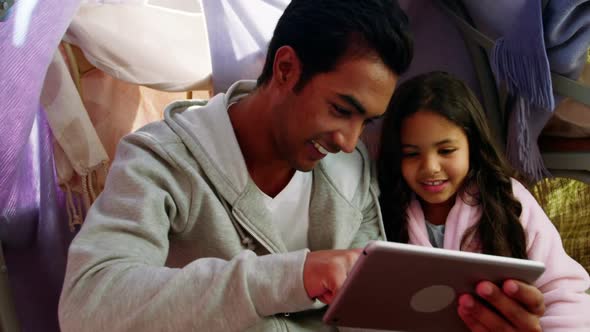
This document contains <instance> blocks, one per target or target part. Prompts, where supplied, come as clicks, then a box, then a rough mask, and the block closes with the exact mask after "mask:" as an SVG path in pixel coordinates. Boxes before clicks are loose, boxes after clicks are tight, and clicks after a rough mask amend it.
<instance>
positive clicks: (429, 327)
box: [323, 241, 545, 332]
mask: <svg viewBox="0 0 590 332" xmlns="http://www.w3.org/2000/svg"><path fill="white" fill-rule="evenodd" d="M543 271H545V266H544V264H543V263H540V262H536V261H531V260H525V259H516V258H507V257H500V256H492V255H484V254H477V253H470V252H462V251H455V250H447V249H439V248H427V247H421V246H416V245H410V244H401V243H393V242H385V241H374V242H371V243H369V244H368V245H367V246H366V247H365V248H364V250H363V252H362V254H361V255H360V257H359V259H358V261H357V262H356V263H355V265H354V266H353V268H352V270H351V271H350V273H349V275H348V277H347V279H346V281H345V282H344V284H343V286H342V288H341V289H340V291H339V293H338V294H337V295H336V298H335V299H334V301H333V302H332V304H331V305H330V306H329V307H328V310H327V311H326V313H325V314H324V316H323V321H324V322H325V323H327V324H330V325H338V326H346V327H360V328H367V329H381V330H395V331H417V332H419V331H467V328H466V327H465V325H464V323H463V321H462V320H461V318H460V317H459V315H458V313H457V305H458V304H457V300H458V297H459V296H460V295H461V294H463V293H472V294H475V293H474V292H475V286H476V284H477V283H478V282H480V281H482V280H489V281H491V282H494V283H496V284H501V282H502V281H504V280H506V279H517V280H522V281H524V282H527V283H533V282H534V281H535V280H537V278H538V277H539V276H540V275H541V274H542V273H543Z"/></svg>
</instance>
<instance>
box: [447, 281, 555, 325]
mask: <svg viewBox="0 0 590 332" xmlns="http://www.w3.org/2000/svg"><path fill="white" fill-rule="evenodd" d="M475 290H476V293H477V294H478V295H479V296H480V297H481V298H482V299H483V300H485V301H486V302H487V304H488V305H489V306H491V307H493V308H495V311H494V310H493V309H490V308H489V307H488V306H486V305H485V304H484V303H482V302H481V301H478V300H476V299H474V298H473V296H471V295H468V294H464V295H462V296H461V297H459V308H458V312H459V316H460V317H461V319H463V322H465V325H467V327H469V329H470V330H471V331H474V332H484V331H541V322H540V318H541V316H543V313H544V312H545V303H544V301H543V293H541V291H540V290H539V289H537V288H536V287H534V286H531V285H528V284H526V283H523V282H520V281H516V280H506V281H504V284H503V285H502V289H501V290H500V289H499V288H498V287H497V286H496V285H494V284H493V283H491V282H489V281H482V282H480V283H479V284H478V285H477V287H476V288H475Z"/></svg>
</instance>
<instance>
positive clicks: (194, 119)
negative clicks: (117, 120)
mask: <svg viewBox="0 0 590 332" xmlns="http://www.w3.org/2000/svg"><path fill="white" fill-rule="evenodd" d="M254 85H255V82H251V81H241V82H238V83H236V84H234V86H232V88H230V90H229V91H228V93H227V94H220V95H217V96H216V97H214V98H212V99H211V101H210V102H209V103H208V104H207V105H206V106H202V104H203V103H199V102H196V101H181V102H177V103H174V104H171V105H170V106H169V107H168V108H167V110H166V112H165V120H164V121H160V122H157V123H153V124H150V125H148V126H146V127H144V128H142V129H141V130H139V131H137V132H135V133H133V134H130V135H128V136H126V137H125V138H124V139H123V140H122V141H121V143H120V144H119V146H118V149H117V156H116V158H115V161H114V162H113V164H112V166H111V169H110V171H109V175H108V179H107V183H106V187H105V189H104V191H103V193H102V194H101V195H100V196H99V197H98V199H97V201H96V202H95V204H94V205H93V206H92V207H91V209H90V210H89V212H88V216H87V218H86V221H85V223H84V226H83V227H82V229H81V230H80V232H79V233H78V235H77V236H76V238H75V239H74V241H73V242H72V244H71V246H70V249H69V256H68V265H67V271H66V278H65V282H64V287H63V291H62V294H61V298H60V304H59V320H60V324H61V328H62V330H63V331H244V330H252V331H318V330H330V327H328V326H325V325H322V324H321V314H322V311H321V310H314V308H317V307H318V306H317V305H316V304H315V303H314V301H312V300H311V299H309V298H308V296H307V293H306V291H305V289H304V286H303V264H304V261H305V258H306V255H307V252H308V250H299V251H295V252H287V250H286V249H285V245H284V244H283V241H282V239H281V237H280V235H279V233H278V231H277V230H276V229H275V228H274V226H273V224H272V221H271V218H270V215H269V214H268V212H267V211H266V210H265V208H264V206H265V205H264V204H262V197H261V195H262V194H261V192H260V190H258V189H257V188H256V185H255V184H254V183H253V182H252V180H251V179H250V178H249V176H247V171H245V170H246V166H245V162H244V161H243V157H242V154H241V151H240V148H239V145H238V143H237V140H236V137H235V135H234V131H233V129H232V127H231V122H230V121H229V116H228V113H227V105H228V101H229V99H230V97H231V96H236V95H239V94H244V93H248V92H250V91H251V90H252V89H253V88H254ZM236 156H237V158H236ZM236 160H238V161H239V162H236ZM229 161H231V162H229ZM230 167H234V168H235V170H238V171H233V172H232V171H228V170H230ZM312 172H313V184H312V194H311V202H310V209H309V231H308V241H309V242H308V243H309V250H320V249H343V248H352V247H362V246H364V245H365V244H366V242H368V241H369V240H371V239H376V238H378V237H379V236H380V234H382V228H381V224H380V214H379V208H378V205H377V203H376V202H377V200H376V194H375V190H374V186H372V185H371V174H370V166H369V161H368V157H367V153H366V151H365V149H364V148H363V147H362V146H361V145H359V147H357V149H356V151H355V152H354V153H351V154H346V153H338V154H335V155H329V156H326V157H325V158H324V159H323V160H322V161H321V162H320V163H319V165H318V166H317V167H316V168H315V169H314V170H313V171H312ZM236 174H242V175H236ZM243 174H245V175H243Z"/></svg>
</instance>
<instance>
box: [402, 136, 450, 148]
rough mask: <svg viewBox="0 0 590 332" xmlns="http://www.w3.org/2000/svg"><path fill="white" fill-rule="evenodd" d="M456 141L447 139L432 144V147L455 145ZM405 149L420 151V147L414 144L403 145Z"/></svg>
mask: <svg viewBox="0 0 590 332" xmlns="http://www.w3.org/2000/svg"><path fill="white" fill-rule="evenodd" d="M456 141H457V140H456V139H451V138H446V139H443V140H442V141H438V142H436V143H434V144H432V146H439V145H444V144H449V143H455V142H456ZM403 148H414V149H418V146H417V145H413V144H402V149H403Z"/></svg>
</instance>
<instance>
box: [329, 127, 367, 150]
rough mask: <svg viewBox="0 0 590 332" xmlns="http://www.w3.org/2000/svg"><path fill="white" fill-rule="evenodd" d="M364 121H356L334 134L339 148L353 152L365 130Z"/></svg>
mask: <svg viewBox="0 0 590 332" xmlns="http://www.w3.org/2000/svg"><path fill="white" fill-rule="evenodd" d="M363 128H364V125H363V122H362V121H360V123H359V122H356V121H355V122H354V123H351V125H350V126H348V127H346V128H343V129H341V130H337V131H336V132H335V134H334V142H335V143H336V145H337V146H338V148H339V149H340V150H342V151H344V152H346V153H351V152H353V151H354V149H355V148H356V145H357V144H358V141H359V137H360V136H361V133H362V132H363Z"/></svg>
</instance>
